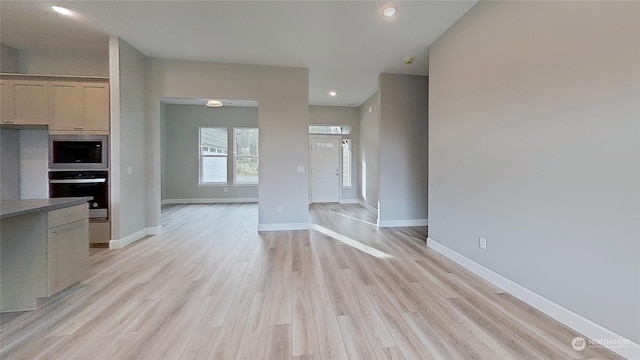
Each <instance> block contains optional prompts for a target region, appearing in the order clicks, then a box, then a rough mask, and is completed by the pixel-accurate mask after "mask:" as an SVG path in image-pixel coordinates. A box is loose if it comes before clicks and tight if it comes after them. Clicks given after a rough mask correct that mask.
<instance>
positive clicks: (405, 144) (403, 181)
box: [378, 74, 427, 226]
mask: <svg viewBox="0 0 640 360" xmlns="http://www.w3.org/2000/svg"><path fill="white" fill-rule="evenodd" d="M379 94H380V136H379V138H380V140H379V141H380V142H379V144H380V145H379V149H380V150H379V152H380V160H379V169H380V180H379V203H380V205H379V208H378V222H379V225H380V226H399V225H402V224H405V223H403V222H404V221H407V220H410V221H411V220H413V222H410V223H411V224H414V225H417V224H418V223H420V222H421V221H425V220H426V219H427V186H426V185H427V169H426V163H427V160H426V158H427V140H426V138H427V102H426V99H427V77H426V76H416V75H397V74H380V76H379ZM406 225H409V223H406ZM425 225H426V224H425Z"/></svg>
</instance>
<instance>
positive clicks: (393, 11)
mask: <svg viewBox="0 0 640 360" xmlns="http://www.w3.org/2000/svg"><path fill="white" fill-rule="evenodd" d="M395 14H396V8H394V7H393V6H390V7H388V8H385V9H384V10H382V15H384V16H386V17H391V16H393V15H395Z"/></svg>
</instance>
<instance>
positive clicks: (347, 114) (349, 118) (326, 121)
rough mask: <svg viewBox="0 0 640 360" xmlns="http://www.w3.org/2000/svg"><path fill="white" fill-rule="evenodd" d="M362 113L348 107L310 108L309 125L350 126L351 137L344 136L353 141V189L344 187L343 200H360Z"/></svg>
mask: <svg viewBox="0 0 640 360" xmlns="http://www.w3.org/2000/svg"><path fill="white" fill-rule="evenodd" d="M359 116H360V112H359V110H358V108H355V107H347V106H315V105H311V106H309V125H316V124H318V125H350V126H351V135H344V136H343V137H344V138H345V139H351V187H342V192H341V194H340V198H341V199H342V200H358V193H359V186H358V184H359V180H358V179H359V176H358V164H359V163H360V159H359V158H360V157H359V153H360V151H359V150H360V149H359V148H360V142H359V133H360V118H359Z"/></svg>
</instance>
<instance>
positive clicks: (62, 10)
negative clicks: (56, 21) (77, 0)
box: [51, 5, 73, 16]
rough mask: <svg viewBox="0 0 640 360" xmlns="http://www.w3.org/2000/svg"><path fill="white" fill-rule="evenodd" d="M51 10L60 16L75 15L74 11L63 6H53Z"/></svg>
mask: <svg viewBox="0 0 640 360" xmlns="http://www.w3.org/2000/svg"><path fill="white" fill-rule="evenodd" d="M51 10H53V11H55V12H57V13H58V14H60V15H64V16H71V15H73V11H71V10H69V9H67V8H63V7H62V6H56V5H54V6H52V7H51Z"/></svg>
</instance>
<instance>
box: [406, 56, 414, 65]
mask: <svg viewBox="0 0 640 360" xmlns="http://www.w3.org/2000/svg"><path fill="white" fill-rule="evenodd" d="M414 60H415V59H414V58H413V56H407V57H406V58H404V63H405V64H407V65H411V64H413V61H414Z"/></svg>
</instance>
